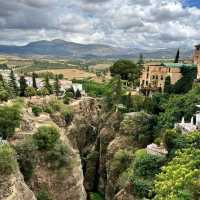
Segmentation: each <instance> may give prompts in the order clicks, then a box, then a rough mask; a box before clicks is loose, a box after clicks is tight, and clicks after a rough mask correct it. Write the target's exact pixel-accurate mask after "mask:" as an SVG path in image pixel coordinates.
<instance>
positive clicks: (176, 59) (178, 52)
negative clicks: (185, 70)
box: [174, 49, 180, 63]
mask: <svg viewBox="0 0 200 200" xmlns="http://www.w3.org/2000/svg"><path fill="white" fill-rule="evenodd" d="M179 57H180V50H179V49H178V50H177V53H176V57H175V60H174V63H178V62H179Z"/></svg>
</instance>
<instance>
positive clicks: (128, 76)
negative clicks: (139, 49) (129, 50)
mask: <svg viewBox="0 0 200 200" xmlns="http://www.w3.org/2000/svg"><path fill="white" fill-rule="evenodd" d="M141 70H142V69H141V68H140V66H139V65H136V64H135V63H133V62H131V61H129V60H119V61H117V62H116V63H114V65H113V66H112V67H111V68H110V72H111V76H113V77H114V76H116V75H119V76H120V78H121V79H122V80H128V81H129V82H132V83H133V85H134V86H138V85H139V78H140V74H141Z"/></svg>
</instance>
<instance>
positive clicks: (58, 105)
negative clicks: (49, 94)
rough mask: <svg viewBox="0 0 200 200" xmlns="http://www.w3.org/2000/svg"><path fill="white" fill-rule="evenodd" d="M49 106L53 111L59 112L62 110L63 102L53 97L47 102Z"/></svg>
mask: <svg viewBox="0 0 200 200" xmlns="http://www.w3.org/2000/svg"><path fill="white" fill-rule="evenodd" d="M49 106H51V108H52V110H53V111H54V112H60V111H61V110H62V106H63V104H62V101H59V100H56V99H55V100H52V101H50V102H49Z"/></svg>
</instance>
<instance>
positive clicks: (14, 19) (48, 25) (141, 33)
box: [0, 0, 200, 49]
mask: <svg viewBox="0 0 200 200" xmlns="http://www.w3.org/2000/svg"><path fill="white" fill-rule="evenodd" d="M198 2H199V3H198ZM199 27H200V1H199V0H0V30H1V31H0V43H1V44H16V45H23V44H26V43H28V42H31V41H36V40H43V39H47V40H51V39H56V38H59V39H64V40H67V41H72V42H78V43H101V44H109V45H114V46H121V47H134V48H138V47H139V48H145V49H157V48H165V47H185V48H187V47H191V46H192V45H194V44H196V43H200V31H199Z"/></svg>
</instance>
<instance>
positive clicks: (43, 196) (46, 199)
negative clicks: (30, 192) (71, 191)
mask: <svg viewBox="0 0 200 200" xmlns="http://www.w3.org/2000/svg"><path fill="white" fill-rule="evenodd" d="M37 200H53V199H52V198H51V197H50V195H49V193H48V192H47V191H46V190H44V189H43V190H41V191H39V192H38V194H37Z"/></svg>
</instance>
